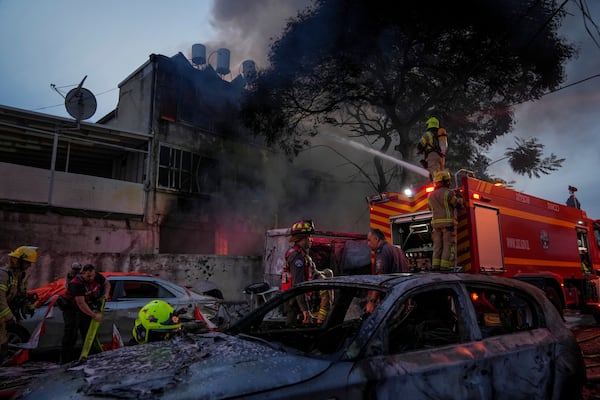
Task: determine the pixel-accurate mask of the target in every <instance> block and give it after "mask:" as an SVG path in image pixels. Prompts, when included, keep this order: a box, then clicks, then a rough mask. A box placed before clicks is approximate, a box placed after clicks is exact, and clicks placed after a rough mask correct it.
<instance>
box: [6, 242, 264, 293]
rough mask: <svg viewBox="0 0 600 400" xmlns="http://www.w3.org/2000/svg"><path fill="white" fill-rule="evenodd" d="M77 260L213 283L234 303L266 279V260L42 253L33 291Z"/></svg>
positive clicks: (32, 276) (31, 275) (32, 274)
mask: <svg viewBox="0 0 600 400" xmlns="http://www.w3.org/2000/svg"><path fill="white" fill-rule="evenodd" d="M7 254H8V252H7V251H5V252H3V253H2V256H1V259H2V264H1V265H6V255H7ZM74 261H78V262H80V263H82V264H87V263H91V264H93V265H95V266H96V268H97V270H98V271H106V272H114V271H123V272H125V271H136V272H144V273H149V274H152V275H156V276H159V277H161V278H163V279H166V280H169V281H172V282H175V283H178V284H180V285H184V286H189V287H192V288H193V287H201V286H202V284H203V282H206V281H211V282H213V283H215V284H216V285H217V286H218V288H219V289H220V290H221V292H222V293H223V297H224V300H225V301H232V302H239V301H244V300H247V298H246V297H245V295H244V294H243V293H242V291H243V289H244V287H246V286H247V285H249V284H251V283H255V282H262V280H263V268H262V257H229V256H215V255H199V254H186V255H181V254H159V255H152V254H150V255H140V254H132V255H122V254H117V253H52V252H44V251H40V256H39V258H38V262H37V263H36V264H35V265H34V266H33V267H32V268H31V269H30V270H29V271H28V287H29V288H31V289H33V288H36V287H39V286H42V285H45V284H47V283H49V282H52V281H53V280H56V279H59V278H62V277H64V276H65V275H66V273H67V272H68V271H69V269H70V265H71V264H72V263H73V262H74Z"/></svg>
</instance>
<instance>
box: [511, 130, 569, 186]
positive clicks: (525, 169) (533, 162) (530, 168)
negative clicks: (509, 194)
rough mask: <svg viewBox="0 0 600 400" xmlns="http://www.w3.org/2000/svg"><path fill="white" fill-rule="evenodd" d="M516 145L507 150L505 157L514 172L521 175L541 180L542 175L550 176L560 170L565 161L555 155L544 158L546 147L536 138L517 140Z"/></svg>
mask: <svg viewBox="0 0 600 400" xmlns="http://www.w3.org/2000/svg"><path fill="white" fill-rule="evenodd" d="M515 143H516V145H517V146H516V147H514V148H513V147H509V148H508V149H506V152H505V153H504V155H505V156H506V157H508V160H509V161H508V162H509V164H510V166H511V168H512V169H513V171H515V172H516V173H517V174H519V175H527V176H528V177H529V178H531V177H532V176H535V177H536V178H539V177H540V176H541V175H540V174H544V175H548V174H549V173H550V172H551V171H556V170H558V169H559V168H560V167H561V166H562V163H563V162H564V161H565V159H564V158H558V157H557V156H556V155H554V154H551V155H550V156H549V157H546V158H542V156H543V154H542V150H543V148H544V145H542V144H541V143H539V142H538V141H537V139H536V138H531V139H528V140H524V139H521V138H516V140H515Z"/></svg>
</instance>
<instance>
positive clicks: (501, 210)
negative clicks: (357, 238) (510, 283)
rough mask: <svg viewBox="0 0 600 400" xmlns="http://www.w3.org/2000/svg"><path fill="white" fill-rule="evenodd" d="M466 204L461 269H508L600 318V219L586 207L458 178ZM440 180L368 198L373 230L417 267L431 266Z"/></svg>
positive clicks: (565, 304) (562, 304)
mask: <svg viewBox="0 0 600 400" xmlns="http://www.w3.org/2000/svg"><path fill="white" fill-rule="evenodd" d="M454 189H455V190H458V191H460V193H461V195H462V197H463V199H464V208H462V209H460V210H458V211H457V214H456V219H457V228H456V233H457V235H456V237H457V240H456V243H455V245H454V248H453V251H454V254H455V257H454V259H455V268H454V270H455V271H457V272H465V273H483V274H491V275H500V276H505V277H511V278H516V279H520V280H523V281H527V282H529V283H531V284H533V285H536V286H538V287H540V288H541V289H543V290H544V291H545V292H546V294H547V295H548V297H549V298H550V300H552V302H553V303H554V304H555V306H556V307H557V308H558V309H559V310H561V311H562V310H563V309H564V308H577V309H581V310H583V311H585V312H589V313H592V314H594V316H596V318H597V320H600V300H599V297H598V293H599V292H600V279H599V277H598V275H597V273H600V220H592V219H590V218H588V216H587V214H586V212H585V211H583V210H579V209H576V208H572V207H568V206H566V205H564V204H560V203H556V202H553V201H549V200H544V199H541V198H538V197H535V196H531V195H528V194H525V193H522V192H518V191H516V190H513V189H510V188H507V187H503V186H501V185H497V184H494V183H490V182H485V181H482V180H479V179H476V178H475V177H474V176H473V174H472V173H471V172H469V171H465V170H461V171H459V172H458V173H457V174H456V176H455V183H454ZM433 190H434V186H433V184H427V185H424V186H421V187H418V188H416V189H415V190H414V191H413V192H412V193H396V192H393V193H381V194H378V195H375V196H370V197H368V198H367V200H368V202H369V206H370V225H371V228H379V229H381V230H382V231H383V232H384V233H385V235H386V236H387V239H388V240H389V241H390V242H391V243H392V244H395V245H399V246H401V247H402V249H403V250H404V252H405V253H406V255H407V257H408V259H409V261H410V264H411V269H412V270H414V271H428V270H431V256H432V251H433V242H432V239H431V232H432V229H431V212H430V211H429V208H428V203H427V199H428V195H429V193H430V192H432V191H433Z"/></svg>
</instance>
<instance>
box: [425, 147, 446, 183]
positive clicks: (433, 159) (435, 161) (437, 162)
mask: <svg viewBox="0 0 600 400" xmlns="http://www.w3.org/2000/svg"><path fill="white" fill-rule="evenodd" d="M425 161H427V170H428V171H429V174H430V178H431V180H432V181H433V178H434V177H435V173H436V172H438V171H441V170H443V169H444V164H445V160H444V157H442V156H440V155H439V154H438V152H436V151H430V152H429V153H428V154H427V156H426V157H425Z"/></svg>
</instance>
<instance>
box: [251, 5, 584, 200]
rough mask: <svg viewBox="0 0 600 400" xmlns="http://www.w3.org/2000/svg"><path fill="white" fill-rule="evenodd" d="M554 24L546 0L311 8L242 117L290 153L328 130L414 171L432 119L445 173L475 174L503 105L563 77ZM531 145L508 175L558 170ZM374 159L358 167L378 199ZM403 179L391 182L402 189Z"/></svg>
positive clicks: (278, 47)
mask: <svg viewBox="0 0 600 400" xmlns="http://www.w3.org/2000/svg"><path fill="white" fill-rule="evenodd" d="M563 17H564V10H562V9H561V8H560V7H559V6H558V5H557V4H556V1H554V0H503V1H497V0H472V1H460V2H438V1H427V0H425V1H418V2H402V3H401V4H399V3H398V2H396V1H392V0H382V1H377V2H367V1H350V0H317V1H316V2H315V5H314V7H313V8H310V9H307V10H306V11H304V12H302V13H300V14H299V15H298V16H297V17H296V18H295V19H293V20H291V21H290V22H289V23H288V26H287V27H286V29H285V32H284V33H283V35H282V36H281V37H280V38H279V39H278V40H276V41H275V42H274V43H273V45H272V48H271V52H270V55H269V57H270V62H271V68H270V69H268V70H266V71H262V72H261V73H260V74H259V76H258V80H257V81H256V83H255V85H254V90H253V91H251V92H250V93H249V95H248V96H247V97H246V98H245V102H244V106H243V110H242V115H243V116H244V121H245V123H246V125H247V126H248V127H249V128H250V129H252V130H253V131H254V132H256V133H259V134H261V135H264V136H265V138H266V139H267V142H268V143H270V144H276V145H278V146H279V147H281V148H282V149H283V150H284V151H285V152H286V154H288V155H289V156H290V157H293V156H295V155H297V154H298V152H299V151H301V150H302V149H303V147H304V146H306V145H308V142H307V141H306V138H307V137H310V135H317V134H318V133H319V129H321V128H323V127H327V126H330V127H336V128H343V130H344V131H345V132H347V134H348V136H364V137H365V138H366V139H367V141H368V142H369V143H371V145H372V146H373V148H375V149H377V150H379V151H381V152H383V153H387V154H391V155H396V154H395V153H394V152H393V151H394V149H396V150H397V151H399V152H400V155H399V158H402V159H404V160H407V161H409V162H412V163H413V164H416V165H418V162H417V161H418V158H420V157H419V156H418V155H417V154H416V149H415V146H416V142H417V141H418V138H419V136H420V135H421V133H422V131H423V130H424V122H425V120H426V119H427V118H428V117H430V116H432V115H435V116H436V117H438V118H439V119H440V121H441V124H442V126H443V127H445V128H446V129H447V130H448V133H449V143H450V150H449V154H448V157H447V166H448V167H450V168H470V169H477V168H479V169H481V168H480V166H481V165H480V164H479V163H480V162H481V161H482V160H483V158H482V157H484V156H483V154H484V153H485V152H486V151H487V150H488V149H489V147H490V146H491V145H492V144H493V143H494V142H495V141H496V139H497V138H498V137H501V136H503V135H505V134H506V133H508V132H510V130H511V128H512V126H513V109H512V106H511V105H512V104H517V103H522V102H525V101H530V100H535V99H538V98H540V97H541V96H542V95H543V94H544V93H546V92H547V91H550V90H553V89H556V88H557V87H558V85H559V84H560V83H561V82H562V81H563V80H564V70H563V65H564V64H565V62H566V61H568V60H569V59H570V58H571V57H573V55H574V48H573V47H572V46H571V45H570V44H568V43H567V42H566V41H565V40H564V39H563V38H561V37H559V36H558V33H557V29H558V27H559V26H560V23H561V22H562V19H563ZM540 146H541V145H540ZM534 149H535V150H539V151H540V152H539V153H538V152H536V151H534V152H533V153H531V152H528V151H526V150H524V152H523V153H521V151H520V150H517V149H513V151H514V152H515V160H516V159H518V161H515V163H514V164H513V163H511V166H513V167H515V166H516V167H517V168H518V169H516V172H517V173H521V174H522V173H530V174H533V175H535V176H539V173H548V172H549V171H553V170H555V168H558V167H559V166H560V161H561V160H559V159H557V158H556V156H554V155H552V156H551V157H550V158H547V159H543V160H542V159H541V158H540V157H541V148H540V147H536V146H534ZM529 150H531V149H530V148H529ZM517 153H518V154H517ZM527 154H533V155H536V156H537V157H538V162H536V163H534V165H535V166H536V169H527V168H528V167H529V166H531V165H532V164H528V163H526V162H524V161H523V160H522V159H521V158H522V155H525V156H526V155H527ZM383 163H384V161H382V160H381V158H377V157H375V158H374V168H373V169H372V170H371V171H367V170H363V171H361V173H363V174H374V175H377V176H378V177H377V178H375V179H370V181H372V182H377V184H376V185H375V186H376V187H374V189H375V190H377V191H379V192H382V191H385V190H386V189H387V186H388V185H389V182H390V179H389V177H386V176H382V175H385V174H386V171H388V168H386V167H385V166H384V165H383ZM483 172H485V169H484V171H483ZM409 174H411V175H412V173H410V172H409V171H403V172H402V179H401V180H403V181H405V182H406V181H409V180H413V181H414V176H409Z"/></svg>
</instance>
